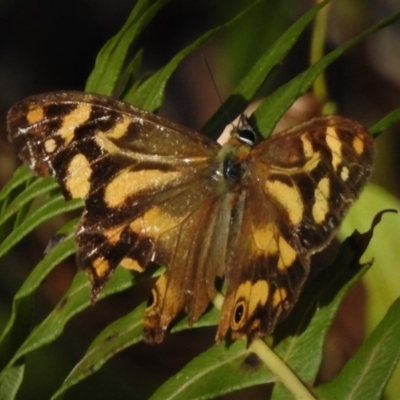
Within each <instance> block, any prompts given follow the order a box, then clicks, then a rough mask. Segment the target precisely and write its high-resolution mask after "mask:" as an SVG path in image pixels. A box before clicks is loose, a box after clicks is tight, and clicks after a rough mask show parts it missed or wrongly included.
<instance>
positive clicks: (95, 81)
mask: <svg viewBox="0 0 400 400" xmlns="http://www.w3.org/2000/svg"><path fill="white" fill-rule="evenodd" d="M168 2H169V0H158V1H151V0H140V1H138V3H137V4H136V6H135V7H134V9H133V11H132V13H131V14H130V16H129V18H128V20H127V21H126V23H125V25H124V26H123V27H122V28H121V30H120V31H119V32H118V33H117V34H116V35H115V36H114V37H113V38H111V39H110V40H109V41H108V42H107V43H106V44H105V45H104V46H103V48H102V49H101V51H100V52H99V54H98V56H97V59H96V64H95V68H94V70H93V71H92V73H91V74H90V76H89V78H88V80H87V83H86V89H85V90H86V91H88V92H96V93H100V94H105V95H112V94H113V93H114V91H115V89H116V87H117V85H118V80H119V78H120V76H121V73H122V70H123V66H124V63H125V60H126V55H127V53H128V51H129V49H130V48H131V46H132V44H133V43H134V41H135V40H136V39H137V37H138V35H139V34H140V33H141V32H142V31H143V29H144V28H145V27H146V26H147V25H148V24H149V23H150V22H151V21H152V19H153V18H154V15H155V14H156V13H157V12H158V11H159V10H160V9H161V8H162V7H163V6H165V5H166V4H167V3H168Z"/></svg>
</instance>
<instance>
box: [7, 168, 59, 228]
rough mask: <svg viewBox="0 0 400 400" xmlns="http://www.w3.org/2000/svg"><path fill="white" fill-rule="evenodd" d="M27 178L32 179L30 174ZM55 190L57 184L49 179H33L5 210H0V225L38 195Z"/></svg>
mask: <svg viewBox="0 0 400 400" xmlns="http://www.w3.org/2000/svg"><path fill="white" fill-rule="evenodd" d="M28 178H29V179H32V174H31V173H29V176H28ZM11 182H12V181H11ZM24 183H25V181H24ZM55 188H58V184H57V182H56V181H55V180H54V179H53V178H51V177H47V178H41V179H35V180H34V181H33V182H32V183H31V184H30V185H29V186H28V187H26V188H25V190H24V191H23V192H21V193H20V194H19V195H18V196H16V197H15V198H14V199H13V201H12V202H10V204H8V206H7V207H6V208H5V209H3V210H2V213H1V215H0V224H3V223H4V222H5V221H7V220H8V218H10V217H11V216H13V215H14V214H15V213H17V212H18V211H19V210H20V209H21V208H22V207H24V206H25V205H27V204H29V203H30V202H31V201H32V200H34V199H36V198H37V197H39V196H40V195H43V194H45V193H48V192H50V191H51V190H53V189H55Z"/></svg>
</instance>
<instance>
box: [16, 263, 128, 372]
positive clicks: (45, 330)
mask: <svg viewBox="0 0 400 400" xmlns="http://www.w3.org/2000/svg"><path fill="white" fill-rule="evenodd" d="M132 284H133V280H132V273H131V272H130V271H127V270H125V269H123V268H120V269H117V270H116V272H115V274H114V276H113V279H112V280H110V281H109V282H108V283H107V284H106V286H105V287H104V289H103V290H102V292H101V293H100V295H99V299H100V298H104V297H106V296H109V295H111V294H114V293H117V292H120V291H122V290H125V289H127V288H129V287H130V286H132ZM90 304H91V302H90V281H89V278H88V276H87V275H86V274H85V273H83V272H82V273H78V274H77V275H76V277H75V278H74V280H73V282H72V284H71V286H70V287H69V289H68V291H67V292H66V294H65V295H64V296H63V298H62V299H61V300H60V302H59V303H58V304H57V306H56V307H55V308H54V309H53V311H52V312H51V313H50V314H49V315H48V316H47V318H46V319H45V320H44V321H43V322H42V323H40V324H39V325H37V326H36V327H35V328H34V329H33V331H32V333H31V334H30V335H29V336H28V338H27V339H26V340H25V341H24V343H23V344H22V345H21V347H20V348H19V349H18V351H17V352H16V354H15V355H14V357H13V358H12V359H11V361H10V363H9V366H11V365H13V363H14V362H16V361H17V360H18V359H19V358H21V357H23V356H26V355H27V354H29V353H30V352H32V351H34V350H37V349H38V348H40V347H42V346H44V345H47V344H49V343H51V342H53V341H54V340H56V339H57V338H58V337H59V336H60V335H61V333H62V332H63V331H64V328H65V325H66V323H67V322H68V321H69V320H70V319H71V318H72V317H73V316H75V315H76V314H77V313H79V312H81V311H82V310H84V309H85V308H87V307H88V306H89V305H90Z"/></svg>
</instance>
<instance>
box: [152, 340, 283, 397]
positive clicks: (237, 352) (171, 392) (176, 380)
mask: <svg viewBox="0 0 400 400" xmlns="http://www.w3.org/2000/svg"><path fill="white" fill-rule="evenodd" d="M238 377H239V378H238ZM274 379H275V378H274V376H273V375H272V374H271V373H270V372H269V371H268V369H267V368H266V367H265V366H264V365H262V364H261V363H260V361H259V360H257V358H255V357H254V355H252V354H251V353H250V352H249V351H248V350H247V349H246V344H245V340H244V339H242V340H238V341H237V342H235V343H233V344H232V345H231V346H230V347H229V348H226V347H225V346H222V345H221V346H217V345H214V346H213V347H211V348H210V349H208V350H206V351H205V352H203V353H202V354H200V355H199V356H198V357H196V358H194V359H193V360H192V361H191V362H190V363H189V364H187V365H186V366H185V367H184V368H183V369H182V370H181V371H180V372H179V373H178V374H176V375H174V376H173V377H172V378H170V379H169V380H168V381H167V382H166V383H165V384H164V385H162V386H161V387H159V388H158V389H157V390H156V392H155V393H154V394H153V395H152V396H151V399H152V400H166V399H168V400H173V399H174V400H186V399H193V400H198V399H212V398H216V397H217V396H220V395H222V394H225V393H229V392H232V391H235V390H238V389H242V388H243V387H246V386H249V385H256V384H259V383H265V382H273V381H274ZM250 382H251V383H250Z"/></svg>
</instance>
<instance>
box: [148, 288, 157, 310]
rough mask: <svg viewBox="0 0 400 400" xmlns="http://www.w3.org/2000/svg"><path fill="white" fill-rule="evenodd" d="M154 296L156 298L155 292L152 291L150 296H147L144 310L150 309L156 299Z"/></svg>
mask: <svg viewBox="0 0 400 400" xmlns="http://www.w3.org/2000/svg"><path fill="white" fill-rule="evenodd" d="M156 296H157V293H156V290H155V289H153V290H152V291H151V294H150V296H149V299H148V300H147V304H146V308H150V307H151V306H152V305H153V304H154V302H155V299H156Z"/></svg>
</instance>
